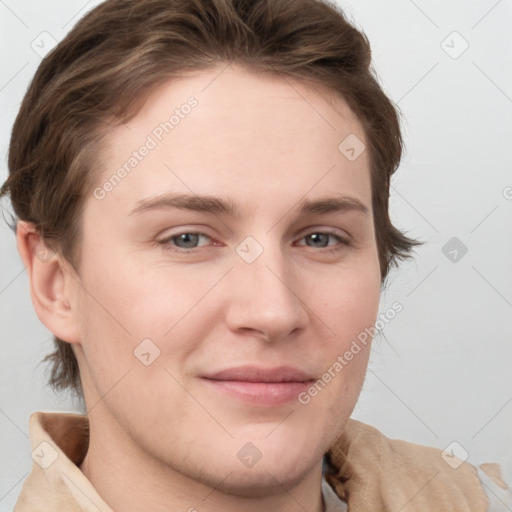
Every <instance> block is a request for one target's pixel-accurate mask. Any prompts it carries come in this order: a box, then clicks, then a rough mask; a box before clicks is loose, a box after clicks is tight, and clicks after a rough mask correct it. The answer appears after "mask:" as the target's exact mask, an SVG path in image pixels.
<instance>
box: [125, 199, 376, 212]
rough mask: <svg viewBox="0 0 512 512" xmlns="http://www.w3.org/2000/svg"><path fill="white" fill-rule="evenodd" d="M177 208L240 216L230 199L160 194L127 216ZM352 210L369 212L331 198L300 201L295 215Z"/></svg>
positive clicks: (359, 205)
mask: <svg viewBox="0 0 512 512" xmlns="http://www.w3.org/2000/svg"><path fill="white" fill-rule="evenodd" d="M172 208H178V209H182V210H192V211H196V212H206V213H211V214H218V215H226V216H230V217H240V210H239V208H238V207H237V205H236V204H235V203H234V202H233V201H231V200H230V199H224V198H221V197H216V196H208V195H202V196H199V195H190V194H163V195H159V196H156V197H152V198H148V199H143V200H141V201H139V202H138V203H137V206H136V207H135V208H134V209H133V210H132V211H131V212H130V215H140V214H142V213H145V212H150V211H155V210H168V209H172ZM350 211H356V212H361V213H364V214H368V212H369V209H368V207H367V206H365V205H364V204H363V203H362V202H361V201H360V200H359V199H356V198H353V197H346V196H334V197H325V198H320V199H315V200H314V201H309V200H306V201H302V203H300V207H299V214H302V215H303V214H308V213H309V214H327V213H337V212H350Z"/></svg>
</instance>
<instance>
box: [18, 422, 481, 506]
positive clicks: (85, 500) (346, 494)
mask: <svg viewBox="0 0 512 512" xmlns="http://www.w3.org/2000/svg"><path fill="white" fill-rule="evenodd" d="M30 438H31V444H32V450H33V451H32V458H33V459H34V464H33V469H32V472H31V473H30V475H29V477H28V478H27V480H26V482H25V484H24V486H23V489H22V492H21V494H20V497H19V499H18V502H17V504H16V508H15V511H16V512H28V511H29V510H30V511H31V510H38V511H41V512H54V511H55V510H57V509H58V510H66V512H75V511H76V512H98V511H100V512H112V509H111V508H110V507H109V506H108V505H107V504H106V503H105V502H104V501H103V499H102V498H101V497H100V496H99V495H98V493H97V492H96V490H95V489H94V488H93V486H92V484H91V483H90V482H89V481H88V480H87V478H85V476H84V475H83V473H82V472H81V471H80V469H79V468H78V465H79V464H80V463H81V462H82V460H83V458H84V457H85V454H86V453H87V448H88V442H89V422H88V419H87V417H86V416H83V415H79V414H62V413H34V414H33V415H32V416H31V418H30ZM55 440H58V444H57V443H56V442H55ZM327 459H328V460H329V462H330V464H331V466H332V472H331V473H330V474H326V480H327V482H329V484H330V485H331V486H332V488H333V489H334V490H335V491H336V493H337V494H338V496H339V497H340V498H341V499H343V500H345V501H346V502H347V503H348V506H349V510H350V512H368V511H379V512H386V511H389V512H392V511H393V512H396V511H398V510H400V511H402V512H412V511H418V512H420V511H421V512H428V511H432V512H434V511H435V512H439V511H441V510H454V511H458V512H483V511H485V510H487V504H488V501H487V498H486V495H485V493H484V491H483V489H482V486H481V484H480V480H479V477H478V474H477V471H476V468H475V467H474V466H472V465H470V464H467V463H463V464H462V465H460V466H459V467H458V468H457V469H452V468H451V467H450V466H449V465H448V464H447V463H446V462H445V461H444V460H443V459H442V457H441V452H440V450H438V449H436V448H429V447H426V446H419V445H415V444H411V443H407V442H405V441H399V440H393V439H388V438H387V437H385V436H384V435H382V434H381V433H380V432H379V431H378V430H376V429H375V428H373V427H370V426H368V425H365V424H364V423H361V422H358V421H355V420H349V421H348V422H347V424H346V426H345V429H344V431H343V434H342V435H341V436H340V437H339V439H338V440H337V441H336V442H335V443H334V444H333V445H332V446H331V448H330V449H329V451H328V453H327ZM56 489H57V490H58V491H57V492H56Z"/></svg>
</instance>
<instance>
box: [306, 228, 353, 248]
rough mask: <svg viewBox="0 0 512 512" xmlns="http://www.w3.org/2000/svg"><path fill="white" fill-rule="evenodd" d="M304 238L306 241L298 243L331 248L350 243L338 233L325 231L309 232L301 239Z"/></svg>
mask: <svg viewBox="0 0 512 512" xmlns="http://www.w3.org/2000/svg"><path fill="white" fill-rule="evenodd" d="M302 240H304V241H305V242H306V243H299V244H298V245H306V246H308V247H317V248H320V249H323V248H327V247H328V248H330V249H329V250H338V249H341V248H342V247H340V246H343V245H348V242H347V241H346V240H345V239H344V238H342V237H341V236H339V235H338V234H335V233H330V232H324V231H315V232H313V233H308V234H307V235H305V236H304V237H302V238H301V241H302Z"/></svg>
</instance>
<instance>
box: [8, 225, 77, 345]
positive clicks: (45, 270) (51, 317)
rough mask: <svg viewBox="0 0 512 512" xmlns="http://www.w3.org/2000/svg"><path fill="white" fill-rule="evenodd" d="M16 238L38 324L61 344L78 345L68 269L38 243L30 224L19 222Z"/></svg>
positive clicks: (42, 243)
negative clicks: (62, 341) (42, 325)
mask: <svg viewBox="0 0 512 512" xmlns="http://www.w3.org/2000/svg"><path fill="white" fill-rule="evenodd" d="M16 238H17V242H18V251H19V253H20V256H21V259H22V260H23V264H24V265H25V268H26V271H27V275H28V278H29V283H30V295H31V297H32V303H33V304H34V309H35V311H36V313H37V316H38V317H39V320H41V322H42V323H43V324H44V325H45V326H46V327H47V328H48V329H49V330H50V331H51V332H52V333H53V334H54V335H55V336H57V337H58V338H60V339H61V340H64V341H67V342H69V343H79V335H78V334H79V331H78V328H77V327H78V323H77V318H76V313H77V312H76V311H75V308H74V307H73V306H74V305H75V304H76V300H74V299H75V297H76V293H75V291H76V287H77V283H76V281H75V279H76V278H74V277H73V276H72V269H70V265H69V264H68V263H67V262H66V261H64V260H63V259H62V257H61V256H60V255H58V254H57V253H55V252H54V251H53V250H52V249H51V248H50V247H49V246H48V245H47V244H46V243H45V241H44V240H42V239H41V236H40V235H39V233H38V232H37V230H36V229H35V226H34V225H33V224H32V223H29V222H25V221H18V224H17V228H16Z"/></svg>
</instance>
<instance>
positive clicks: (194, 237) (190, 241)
mask: <svg viewBox="0 0 512 512" xmlns="http://www.w3.org/2000/svg"><path fill="white" fill-rule="evenodd" d="M205 239H206V241H208V240H210V241H211V238H210V237H209V236H207V235H204V234H203V233H194V232H186V233H179V234H177V235H172V236H170V237H167V238H166V239H164V240H160V242H159V243H160V244H162V245H165V246H169V245H170V246H171V247H169V248H170V249H172V247H173V246H174V247H177V248H179V249H196V248H197V247H201V246H203V245H207V243H200V242H201V241H203V242H204V240H205Z"/></svg>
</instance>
